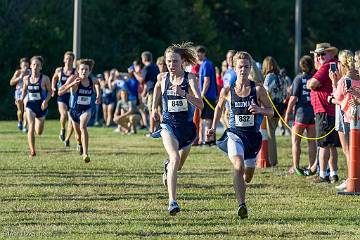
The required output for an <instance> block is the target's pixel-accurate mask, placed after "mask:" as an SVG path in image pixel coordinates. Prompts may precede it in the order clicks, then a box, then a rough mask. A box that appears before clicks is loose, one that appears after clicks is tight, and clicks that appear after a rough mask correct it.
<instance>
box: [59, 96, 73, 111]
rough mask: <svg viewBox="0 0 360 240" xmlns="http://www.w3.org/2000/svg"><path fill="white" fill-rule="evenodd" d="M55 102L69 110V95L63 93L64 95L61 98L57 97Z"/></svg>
mask: <svg viewBox="0 0 360 240" xmlns="http://www.w3.org/2000/svg"><path fill="white" fill-rule="evenodd" d="M57 102H58V103H59V102H61V103H63V104H65V105H66V107H67V109H68V110H69V109H70V105H69V103H70V93H65V94H63V95H61V96H58V97H57Z"/></svg>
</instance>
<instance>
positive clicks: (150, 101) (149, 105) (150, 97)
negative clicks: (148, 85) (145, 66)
mask: <svg viewBox="0 0 360 240" xmlns="http://www.w3.org/2000/svg"><path fill="white" fill-rule="evenodd" d="M153 97H154V92H149V93H148V95H147V100H146V107H147V109H148V111H149V112H151V110H152V105H153Z"/></svg>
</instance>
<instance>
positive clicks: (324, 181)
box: [314, 176, 330, 183]
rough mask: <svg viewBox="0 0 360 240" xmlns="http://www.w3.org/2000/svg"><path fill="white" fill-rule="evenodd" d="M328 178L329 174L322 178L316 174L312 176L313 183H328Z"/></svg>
mask: <svg viewBox="0 0 360 240" xmlns="http://www.w3.org/2000/svg"><path fill="white" fill-rule="evenodd" d="M329 182H330V179H329V176H326V177H324V178H322V177H320V176H317V177H316V178H314V183H329Z"/></svg>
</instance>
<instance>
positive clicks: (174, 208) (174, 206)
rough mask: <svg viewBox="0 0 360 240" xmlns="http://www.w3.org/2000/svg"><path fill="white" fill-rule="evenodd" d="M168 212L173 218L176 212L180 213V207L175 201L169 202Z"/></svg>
mask: <svg viewBox="0 0 360 240" xmlns="http://www.w3.org/2000/svg"><path fill="white" fill-rule="evenodd" d="M168 211H169V213H170V215H171V216H175V215H176V214H177V213H178V212H180V207H179V205H178V204H177V202H176V201H175V200H173V201H171V203H170V204H169V208H168Z"/></svg>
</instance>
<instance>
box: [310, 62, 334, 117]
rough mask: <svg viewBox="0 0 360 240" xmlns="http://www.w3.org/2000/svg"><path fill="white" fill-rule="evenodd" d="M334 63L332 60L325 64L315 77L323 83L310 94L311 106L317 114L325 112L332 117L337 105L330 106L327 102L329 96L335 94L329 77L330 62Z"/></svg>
mask: <svg viewBox="0 0 360 240" xmlns="http://www.w3.org/2000/svg"><path fill="white" fill-rule="evenodd" d="M334 61H335V60H330V61H328V62H326V63H324V64H323V65H322V66H321V67H320V69H319V70H318V71H317V72H316V73H315V75H314V76H313V78H315V79H316V80H318V81H319V82H320V83H321V86H320V87H318V88H316V89H314V90H313V89H312V90H311V92H310V96H311V104H312V106H313V108H314V112H315V113H323V112H325V113H327V114H328V115H330V116H335V105H334V104H330V103H328V101H327V98H328V96H330V95H331V94H332V92H333V88H332V82H331V79H330V77H329V68H330V62H334Z"/></svg>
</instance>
